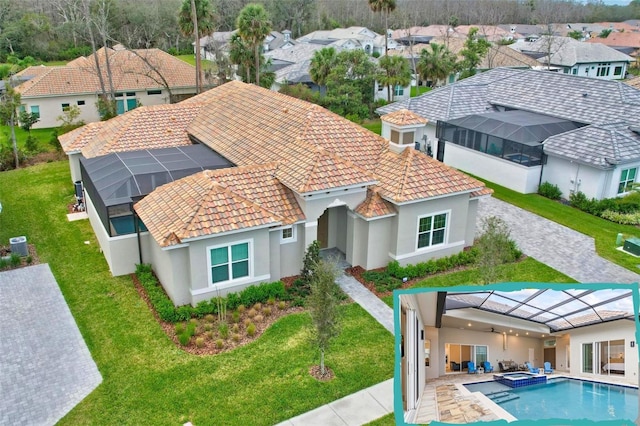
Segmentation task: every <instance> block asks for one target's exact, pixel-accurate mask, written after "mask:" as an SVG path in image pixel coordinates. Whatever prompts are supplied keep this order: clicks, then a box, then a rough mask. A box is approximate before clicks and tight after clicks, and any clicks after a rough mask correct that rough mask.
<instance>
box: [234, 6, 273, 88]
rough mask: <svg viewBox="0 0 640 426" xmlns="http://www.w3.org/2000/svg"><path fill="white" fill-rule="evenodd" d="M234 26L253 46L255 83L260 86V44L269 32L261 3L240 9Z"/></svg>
mask: <svg viewBox="0 0 640 426" xmlns="http://www.w3.org/2000/svg"><path fill="white" fill-rule="evenodd" d="M236 26H237V27H238V34H239V35H240V37H241V38H242V40H243V41H244V42H245V43H247V44H248V45H249V46H251V47H253V56H254V59H255V72H256V85H257V86H260V57H261V56H262V55H260V46H261V45H262V43H263V42H264V39H265V38H266V37H267V35H269V33H270V32H271V21H270V20H269V15H268V14H267V11H266V10H265V8H264V6H262V5H261V4H256V3H250V4H248V5H246V6H245V7H244V8H243V9H242V10H241V11H240V14H239V15H238V19H237V20H236Z"/></svg>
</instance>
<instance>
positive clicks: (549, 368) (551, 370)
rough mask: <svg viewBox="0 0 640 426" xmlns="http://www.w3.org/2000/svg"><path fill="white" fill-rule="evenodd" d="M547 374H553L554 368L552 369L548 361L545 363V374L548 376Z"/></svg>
mask: <svg viewBox="0 0 640 426" xmlns="http://www.w3.org/2000/svg"><path fill="white" fill-rule="evenodd" d="M547 373H549V374H551V373H553V368H551V363H550V362H548V361H547V362H545V363H544V374H547Z"/></svg>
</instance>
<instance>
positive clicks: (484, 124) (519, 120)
mask: <svg viewBox="0 0 640 426" xmlns="http://www.w3.org/2000/svg"><path fill="white" fill-rule="evenodd" d="M447 123H449V124H452V125H454V126H458V127H462V128H465V129H469V130H475V131H477V132H481V133H485V134H487V135H491V136H496V137H499V138H503V139H507V140H510V141H514V142H519V143H523V144H529V145H537V144H539V143H540V142H542V141H544V140H545V139H547V138H548V137H549V136H552V135H557V134H558V133H564V132H568V131H570V130H574V129H577V128H578V127H579V126H578V125H577V124H576V123H574V122H572V121H569V120H564V119H562V118H556V117H550V116H548V115H542V114H536V113H534V112H528V111H518V110H512V111H499V112H489V113H486V114H472V115H467V116H465V117H461V118H457V119H454V120H449V121H447Z"/></svg>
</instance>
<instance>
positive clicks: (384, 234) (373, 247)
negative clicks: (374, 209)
mask: <svg viewBox="0 0 640 426" xmlns="http://www.w3.org/2000/svg"><path fill="white" fill-rule="evenodd" d="M360 220H361V221H362V222H363V226H364V227H365V229H366V232H367V239H366V240H365V241H366V254H365V264H363V265H361V266H362V267H363V268H365V269H376V268H381V267H383V266H387V265H388V264H389V261H390V260H391V257H389V242H390V241H391V239H392V238H393V231H392V226H391V225H392V220H391V217H386V218H382V219H376V220H370V221H364V220H363V219H360Z"/></svg>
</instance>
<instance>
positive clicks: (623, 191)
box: [617, 166, 638, 195]
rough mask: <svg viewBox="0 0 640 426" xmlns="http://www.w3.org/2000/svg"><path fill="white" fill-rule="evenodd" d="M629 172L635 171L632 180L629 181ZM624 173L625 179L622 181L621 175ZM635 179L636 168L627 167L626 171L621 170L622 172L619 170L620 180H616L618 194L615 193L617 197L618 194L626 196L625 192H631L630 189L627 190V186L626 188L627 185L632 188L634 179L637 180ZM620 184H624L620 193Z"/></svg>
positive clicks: (636, 175)
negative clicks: (625, 173) (625, 174)
mask: <svg viewBox="0 0 640 426" xmlns="http://www.w3.org/2000/svg"><path fill="white" fill-rule="evenodd" d="M631 170H635V171H636V172H635V174H634V176H633V179H631V180H630V179H629V172H630V171H631ZM624 172H627V177H626V179H624V180H623V179H622V174H623V173H624ZM637 178H638V167H637V166H636V167H629V168H628V169H622V170H620V179H618V192H617V193H618V195H620V194H626V193H627V192H630V191H631V189H629V190H627V186H628V185H629V184H631V185H632V186H631V187H633V184H634V183H635V182H636V179H637ZM621 183H624V186H623V187H622V191H620V184H621Z"/></svg>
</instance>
